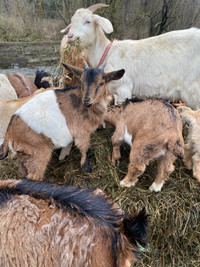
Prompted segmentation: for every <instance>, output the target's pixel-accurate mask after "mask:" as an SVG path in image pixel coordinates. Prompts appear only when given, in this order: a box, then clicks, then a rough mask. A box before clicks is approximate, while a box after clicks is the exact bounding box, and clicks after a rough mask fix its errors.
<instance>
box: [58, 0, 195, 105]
mask: <svg viewBox="0 0 200 267" xmlns="http://www.w3.org/2000/svg"><path fill="white" fill-rule="evenodd" d="M100 7H107V5H106V4H96V5H94V6H91V7H89V8H87V9H84V8H81V9H78V10H77V11H76V12H75V14H74V15H73V16H72V18H71V24H69V25H68V26H67V27H66V28H65V29H64V30H62V31H61V32H63V33H64V32H67V31H68V35H67V36H68V42H73V41H75V40H76V39H77V38H79V39H80V42H81V44H82V45H83V46H84V47H85V48H86V49H88V56H89V60H90V63H91V66H92V67H96V66H98V64H99V63H100V62H101V60H103V59H104V60H105V61H106V62H107V64H106V67H105V71H112V70H113V69H118V68H119V67H120V68H123V69H125V75H124V77H123V78H122V79H121V80H119V81H114V82H111V83H110V84H109V85H108V89H109V91H110V92H112V93H113V94H115V103H119V104H120V103H122V102H123V101H124V100H125V99H126V98H128V99H130V98H132V97H133V96H134V97H135V96H136V97H140V98H149V97H155V98H163V99H167V100H177V99H182V100H183V102H185V103H186V105H187V106H189V107H191V108H193V109H200V101H199V99H200V78H199V77H200V64H199V62H200V29H197V28H191V29H186V30H177V31H172V32H168V33H165V34H161V35H159V36H155V37H150V38H146V39H142V40H122V41H119V40H114V41H113V42H110V40H109V39H108V38H107V37H106V36H105V34H104V32H106V33H108V34H109V33H111V32H112V31H113V27H112V24H111V22H110V21H109V20H108V19H106V18H103V17H101V16H98V15H94V14H93V12H94V11H95V10H97V9H98V8H100ZM106 53H107V55H106ZM188 62H190V63H189V66H188Z"/></svg>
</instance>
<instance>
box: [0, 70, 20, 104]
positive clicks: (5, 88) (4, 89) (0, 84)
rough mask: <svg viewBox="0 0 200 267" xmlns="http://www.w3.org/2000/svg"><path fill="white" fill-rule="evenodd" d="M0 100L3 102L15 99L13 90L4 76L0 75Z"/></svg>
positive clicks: (15, 95)
mask: <svg viewBox="0 0 200 267" xmlns="http://www.w3.org/2000/svg"><path fill="white" fill-rule="evenodd" d="M0 98H1V99H4V100H9V99H17V94H16V92H15V89H14V88H13V86H12V85H11V83H10V82H9V80H8V78H7V77H6V75H5V74H0Z"/></svg>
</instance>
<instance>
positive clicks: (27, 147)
mask: <svg viewBox="0 0 200 267" xmlns="http://www.w3.org/2000/svg"><path fill="white" fill-rule="evenodd" d="M65 66H66V67H67V68H68V69H69V70H70V71H72V72H75V73H76V75H78V76H81V81H82V86H81V87H80V86H76V87H74V88H72V87H69V88H66V89H60V90H59V89H58V90H48V91H47V92H44V93H41V94H37V95H35V96H34V97H33V98H32V99H31V100H29V101H28V102H27V103H26V104H24V105H23V106H22V107H21V108H19V109H18V110H17V111H16V112H15V114H14V115H13V116H12V118H11V121H10V124H9V126H8V129H7V132H6V134H5V138H4V143H3V144H2V146H1V148H0V158H1V159H3V158H5V157H6V155H7V153H8V150H9V148H10V150H12V151H13V152H14V154H15V157H14V159H15V161H16V164H17V165H18V166H19V171H20V172H21V174H22V176H27V178H30V179H33V180H41V179H42V178H43V175H44V172H45V170H46V167H47V164H48V162H49V160H50V158H51V154H52V151H53V149H55V148H63V147H67V146H68V145H69V144H71V142H72V141H74V142H75V145H76V146H77V147H78V148H79V150H80V152H81V154H82V158H81V166H82V167H84V168H85V169H86V170H87V171H91V169H90V166H89V162H88V159H87V151H88V149H89V146H90V135H91V133H92V132H94V131H95V130H96V129H97V128H98V126H99V125H100V124H102V123H103V121H104V114H105V112H106V110H107V97H106V94H107V89H106V85H107V84H108V83H109V82H110V81H112V80H116V79H120V78H121V77H122V76H123V74H124V70H123V69H122V70H118V71H113V72H110V73H104V70H103V68H96V69H91V68H89V67H88V66H86V67H85V69H84V70H81V69H79V68H75V67H73V66H69V65H67V64H65Z"/></svg>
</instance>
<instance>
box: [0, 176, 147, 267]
mask: <svg viewBox="0 0 200 267" xmlns="http://www.w3.org/2000/svg"><path fill="white" fill-rule="evenodd" d="M147 224H148V222H147V216H146V215H145V211H144V210H142V211H141V212H139V213H138V214H133V215H128V216H127V215H126V214H124V212H123V211H122V210H121V209H120V207H119V206H118V205H117V204H116V203H114V202H113V201H112V200H111V199H109V198H108V197H107V196H106V195H105V194H104V193H103V191H101V190H100V189H96V190H91V189H81V188H75V187H66V186H61V185H55V184H49V183H44V182H35V181H31V180H26V179H24V180H21V181H19V180H18V181H12V180H7V181H0V232H1V240H0V266H5V267H13V266H15V267H22V266H26V267H28V266H46V267H86V266H87V267H94V266H95V267H113V266H115V267H130V266H131V262H132V261H136V259H137V254H138V250H137V245H138V244H140V245H142V246H145V244H146V241H147Z"/></svg>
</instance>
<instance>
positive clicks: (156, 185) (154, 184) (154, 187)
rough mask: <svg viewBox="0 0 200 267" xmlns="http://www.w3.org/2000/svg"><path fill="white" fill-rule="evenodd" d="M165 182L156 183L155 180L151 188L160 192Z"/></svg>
mask: <svg viewBox="0 0 200 267" xmlns="http://www.w3.org/2000/svg"><path fill="white" fill-rule="evenodd" d="M163 184H164V182H162V183H160V184H156V183H155V182H153V183H152V185H151V186H150V187H149V190H150V191H151V192H153V191H154V192H160V191H161V188H162V186H163Z"/></svg>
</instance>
